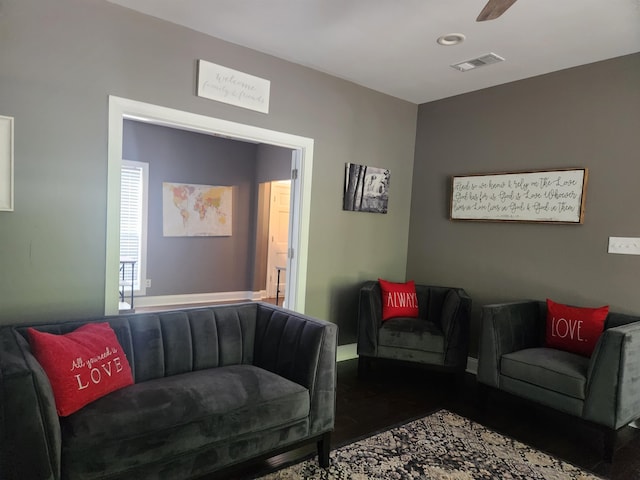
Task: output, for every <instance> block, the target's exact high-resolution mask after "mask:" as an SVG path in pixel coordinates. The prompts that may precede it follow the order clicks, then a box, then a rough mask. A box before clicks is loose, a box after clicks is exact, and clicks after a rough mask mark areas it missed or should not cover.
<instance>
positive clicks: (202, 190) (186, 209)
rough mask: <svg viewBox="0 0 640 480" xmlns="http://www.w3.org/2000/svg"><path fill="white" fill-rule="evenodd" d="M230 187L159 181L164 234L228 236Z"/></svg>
mask: <svg viewBox="0 0 640 480" xmlns="http://www.w3.org/2000/svg"><path fill="white" fill-rule="evenodd" d="M232 197H233V187H227V186H213V185H192V184H182V183H168V182H164V183H163V184H162V217H163V218H162V220H163V222H162V233H163V235H164V236H165V237H224V236H226V237H228V236H231V224H232V222H231V220H232V208H231V207H232V203H231V202H232Z"/></svg>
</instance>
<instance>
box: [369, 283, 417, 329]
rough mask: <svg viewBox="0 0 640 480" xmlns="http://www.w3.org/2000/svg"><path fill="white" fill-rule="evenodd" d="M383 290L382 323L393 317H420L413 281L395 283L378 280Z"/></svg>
mask: <svg viewBox="0 0 640 480" xmlns="http://www.w3.org/2000/svg"><path fill="white" fill-rule="evenodd" d="M378 282H380V289H381V290H382V321H383V322H384V321H385V320H388V319H390V318H393V317H411V318H417V317H418V296H417V295H416V284H415V283H414V281H413V280H410V281H408V282H407V283H393V282H387V281H386V280H382V279H381V278H379V279H378Z"/></svg>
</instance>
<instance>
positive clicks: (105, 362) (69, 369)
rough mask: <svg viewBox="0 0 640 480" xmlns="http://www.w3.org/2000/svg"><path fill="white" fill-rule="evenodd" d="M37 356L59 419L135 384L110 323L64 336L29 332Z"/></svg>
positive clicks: (83, 328)
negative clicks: (49, 386) (115, 391)
mask: <svg viewBox="0 0 640 480" xmlns="http://www.w3.org/2000/svg"><path fill="white" fill-rule="evenodd" d="M27 332H28V334H29V343H30V345H31V350H32V351H33V354H34V356H35V357H36V359H37V360H38V362H40V365H42V368H43V369H44V371H45V373H46V374H47V377H49V381H50V382H51V388H52V389H53V396H54V398H55V401H56V410H57V411H58V415H60V416H61V417H66V416H67V415H71V414H72V413H74V412H76V411H78V410H80V409H81V408H82V407H84V406H85V405H87V404H89V403H91V402H93V401H94V400H97V399H98V398H100V397H103V396H105V395H106V394H108V393H111V392H113V391H114V390H118V389H120V388H122V387H126V386H127V385H132V384H133V377H132V376H131V367H130V366H129V361H128V360H127V357H126V355H125V354H124V351H123V350H122V347H121V346H120V343H119V342H118V339H117V338H116V334H115V332H114V331H113V329H112V328H111V326H110V325H109V324H108V323H106V322H105V323H88V324H86V325H83V326H81V327H79V328H78V329H76V330H74V331H73V332H70V333H67V334H65V335H55V334H51V333H45V332H39V331H38V330H36V329H34V328H29V329H27Z"/></svg>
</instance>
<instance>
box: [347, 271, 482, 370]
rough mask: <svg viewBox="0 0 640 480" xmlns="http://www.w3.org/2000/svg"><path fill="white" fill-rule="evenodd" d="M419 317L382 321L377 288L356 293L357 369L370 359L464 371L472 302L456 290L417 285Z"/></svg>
mask: <svg viewBox="0 0 640 480" xmlns="http://www.w3.org/2000/svg"><path fill="white" fill-rule="evenodd" d="M416 294H417V297H418V307H419V318H403V317H400V318H391V319H389V320H387V321H385V322H383V321H382V296H381V291H380V284H379V283H378V282H374V281H370V282H367V283H365V285H364V286H363V287H362V288H361V289H360V304H359V311H358V370H359V373H360V374H362V373H364V371H366V370H367V369H368V368H369V363H370V360H371V359H372V358H385V359H393V360H403V361H409V362H417V363H420V364H426V365H431V366H434V367H436V368H439V369H444V370H449V371H453V372H458V373H461V372H464V370H465V368H466V365H467V354H468V350H469V322H470V312H471V298H469V296H468V295H467V294H466V293H465V291H464V290H462V289H460V288H448V287H434V286H425V285H416Z"/></svg>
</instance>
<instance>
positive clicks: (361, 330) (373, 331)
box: [357, 281, 382, 357]
mask: <svg viewBox="0 0 640 480" xmlns="http://www.w3.org/2000/svg"><path fill="white" fill-rule="evenodd" d="M381 325H382V294H381V291H380V284H379V283H378V282H374V281H369V282H366V283H365V284H364V285H363V286H362V288H360V299H359V302H358V333H357V338H358V355H367V356H370V357H375V356H377V355H378V330H379V329H380V326H381Z"/></svg>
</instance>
